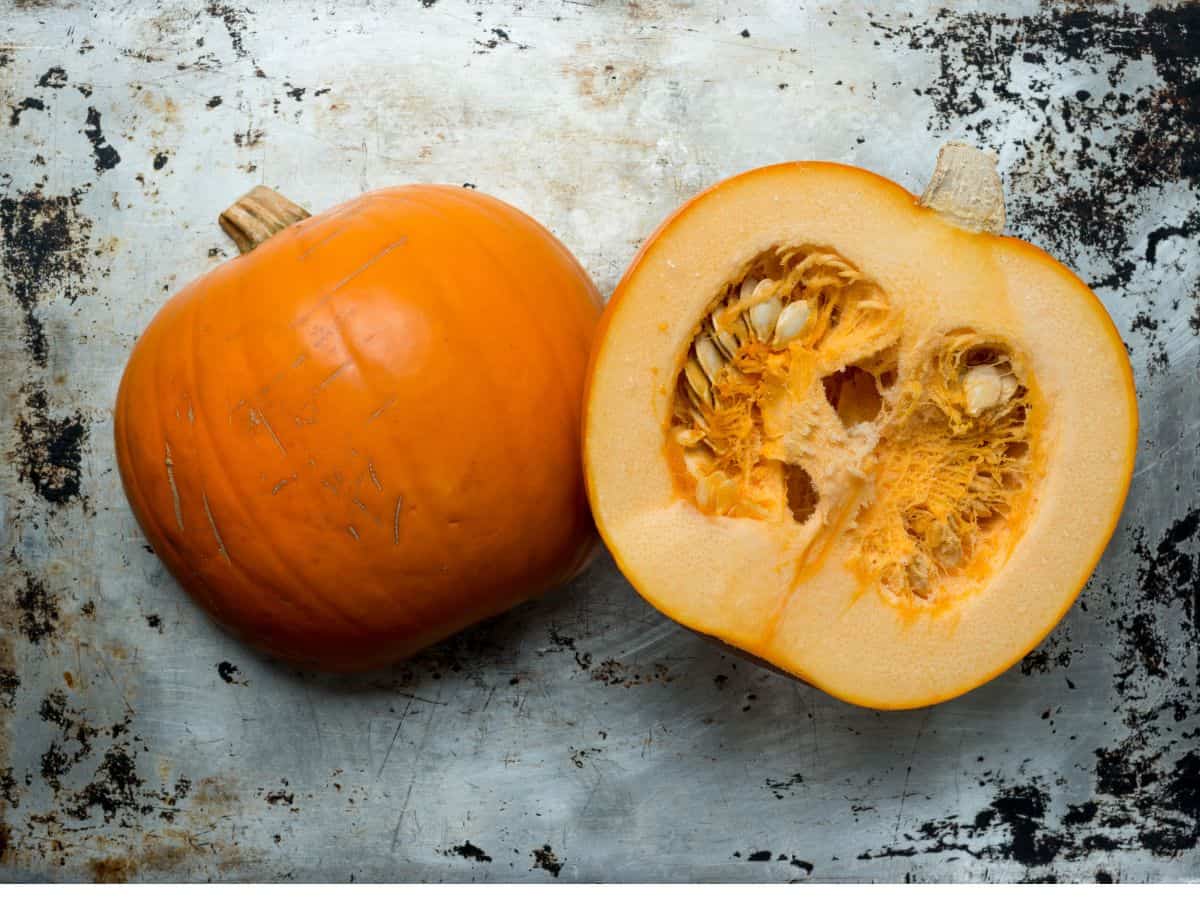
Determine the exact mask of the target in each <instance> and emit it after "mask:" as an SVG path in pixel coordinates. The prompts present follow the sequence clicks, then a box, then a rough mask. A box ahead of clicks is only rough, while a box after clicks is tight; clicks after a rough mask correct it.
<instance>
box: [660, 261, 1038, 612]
mask: <svg viewBox="0 0 1200 900" xmlns="http://www.w3.org/2000/svg"><path fill="white" fill-rule="evenodd" d="M901 325H902V319H901V315H900V312H899V310H898V309H897V308H896V307H895V306H894V304H893V303H892V301H891V298H889V297H888V295H887V294H886V292H885V291H884V290H883V289H882V288H881V287H880V286H879V285H878V284H877V283H876V282H875V281H874V280H872V279H871V278H870V277H868V276H867V275H865V274H864V273H863V272H861V271H860V270H859V269H858V268H857V267H856V266H855V265H853V264H852V263H851V262H849V261H848V260H846V259H845V258H843V257H842V256H841V255H840V254H838V253H836V252H835V251H834V250H832V249H830V248H825V247H814V246H807V245H805V246H777V247H773V248H771V249H770V250H768V251H766V252H764V253H761V254H759V255H758V256H756V257H755V258H753V259H752V260H750V261H749V262H748V263H747V264H746V265H744V266H743V267H742V268H741V269H740V270H739V271H738V272H737V273H735V277H733V278H732V279H730V281H729V282H728V283H727V284H726V285H725V287H724V288H723V289H722V290H721V291H720V292H719V293H718V295H717V296H716V297H715V298H714V299H713V301H712V303H711V304H710V305H709V307H708V308H707V309H706V310H705V313H704V315H703V316H702V317H701V320H700V324H699V326H698V327H697V329H696V331H695V332H694V334H693V337H692V341H691V343H690V345H689V346H688V348H687V353H686V355H685V356H684V358H683V360H682V361H681V363H680V370H679V376H678V378H677V382H676V390H675V396H674V401H673V407H672V413H671V417H670V421H669V422H668V423H667V435H668V447H669V448H673V449H671V450H670V451H669V452H670V453H672V454H674V456H673V458H674V459H675V460H676V461H677V465H676V466H675V470H676V473H677V481H678V485H679V489H680V491H681V493H682V494H683V495H684V496H685V497H687V498H689V499H690V500H691V502H692V503H693V504H694V505H695V506H696V507H697V508H698V510H699V511H700V512H702V513H703V514H705V515H708V516H727V517H733V518H744V519H752V520H760V521H764V522H773V523H776V524H778V525H781V526H783V527H796V528H798V529H800V530H799V531H797V532H796V535H797V537H796V541H797V546H798V547H801V550H799V551H798V553H797V564H798V565H803V564H804V559H805V557H806V556H807V555H808V550H807V549H805V548H810V547H812V546H814V545H815V543H817V542H821V541H829V540H832V539H833V538H834V537H836V536H837V534H835V533H834V532H835V531H836V532H837V533H840V534H847V533H848V534H850V535H851V540H852V552H851V554H850V558H849V563H848V564H849V565H850V567H851V568H852V569H853V570H854V571H855V572H856V574H858V575H859V577H860V578H861V579H862V580H863V581H864V582H867V583H871V584H873V585H875V586H876V588H877V589H878V595H879V596H880V597H881V598H882V599H883V600H884V601H885V602H888V603H890V604H893V605H895V606H897V607H902V608H911V609H927V608H932V607H936V606H939V605H942V604H945V603H947V602H949V601H950V600H952V599H953V598H955V597H961V596H964V595H965V594H967V593H969V587H970V584H971V583H977V582H979V581H980V580H981V579H983V578H985V577H987V576H988V574H989V573H990V572H991V571H993V570H994V566H995V564H997V563H998V561H999V560H1002V559H1003V558H1005V557H1006V555H1007V554H1008V553H1009V552H1010V551H1011V548H1012V546H1013V544H1014V543H1015V541H1016V540H1017V539H1018V538H1019V536H1020V533H1021V531H1022V530H1023V522H1024V521H1025V516H1026V515H1027V514H1028V511H1029V509H1030V508H1031V507H1032V503H1033V496H1034V493H1035V492H1034V491H1033V489H1032V488H1033V485H1034V484H1035V483H1036V481H1037V479H1038V477H1039V472H1040V468H1039V466H1040V456H1041V453H1040V448H1039V442H1038V440H1037V436H1038V427H1037V423H1038V422H1039V421H1040V418H1041V416H1042V412H1041V408H1040V405H1039V403H1038V401H1037V400H1036V399H1035V398H1036V396H1037V394H1036V391H1035V389H1034V385H1033V381H1032V375H1031V373H1030V371H1029V367H1028V365H1027V364H1026V363H1025V362H1024V361H1023V358H1022V355H1021V353H1020V352H1019V350H1018V349H1017V348H1015V347H1014V346H1013V345H1012V344H1011V343H1010V342H1009V341H1007V340H1005V339H1003V338H1000V337H994V336H988V335H984V334H980V333H978V332H976V331H974V330H972V329H969V328H958V329H954V330H952V331H950V332H947V333H944V334H940V335H938V334H934V335H927V336H913V335H906V334H905V332H904V330H903V329H902V328H901ZM1001 525H1003V526H1005V527H1000V526H1001Z"/></svg>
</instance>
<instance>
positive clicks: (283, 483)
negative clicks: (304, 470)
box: [271, 476, 296, 497]
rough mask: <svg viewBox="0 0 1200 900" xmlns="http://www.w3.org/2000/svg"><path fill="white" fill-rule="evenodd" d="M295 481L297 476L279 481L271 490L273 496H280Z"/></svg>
mask: <svg viewBox="0 0 1200 900" xmlns="http://www.w3.org/2000/svg"><path fill="white" fill-rule="evenodd" d="M295 480H296V478H295V476H292V477H291V478H281V479H280V480H279V481H277V482H276V483H275V487H273V488H271V496H272V497H274V496H275V495H276V494H278V493H279V492H280V491H282V490H283V489H284V488H285V487H287V486H288V485H289V484H291V483H292V482H293V481H295Z"/></svg>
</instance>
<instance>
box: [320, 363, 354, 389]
mask: <svg viewBox="0 0 1200 900" xmlns="http://www.w3.org/2000/svg"><path fill="white" fill-rule="evenodd" d="M353 364H354V360H352V359H348V360H346V361H345V362H344V363H342V364H341V365H340V366H338V367H337V368H336V369H334V370H333V371H332V372H330V373H329V374H328V375H326V376H325V380H324V381H322V382H321V383H320V384H318V385H317V386H316V387H315V388H313V393H314V394H315V393H317V392H318V391H323V390H325V387H326V385H328V384H329V382H331V381H333V379H335V378H337V377H338V376H339V375H341V374H342V372H344V371H345V370H346V367H347V366H351V365H353Z"/></svg>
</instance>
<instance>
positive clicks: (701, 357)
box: [692, 335, 725, 382]
mask: <svg viewBox="0 0 1200 900" xmlns="http://www.w3.org/2000/svg"><path fill="white" fill-rule="evenodd" d="M692 346H693V348H694V349H695V351H696V361H697V362H699V363H700V368H701V369H703V370H704V374H705V375H707V376H708V380H709V381H710V382H714V381H716V380H717V374H718V373H719V372H720V371H721V369H722V368H724V367H725V360H724V358H723V357H722V356H721V351H720V350H718V349H717V345H716V343H714V342H713V341H712V340H710V339H709V338H708V337H706V336H705V335H701V336H700V337H698V338H696V342H695V343H694V344H693V345H692Z"/></svg>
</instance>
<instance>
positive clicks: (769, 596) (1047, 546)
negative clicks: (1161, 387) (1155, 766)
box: [584, 145, 1137, 708]
mask: <svg viewBox="0 0 1200 900" xmlns="http://www.w3.org/2000/svg"><path fill="white" fill-rule="evenodd" d="M1003 225H1004V204H1003V196H1002V193H1001V186H1000V179H999V177H998V175H997V173H996V171H995V168H994V159H992V158H991V157H990V156H989V155H987V154H983V153H980V152H979V151H976V150H974V149H973V148H969V147H965V146H963V145H949V146H948V147H947V148H945V150H944V151H943V154H942V156H940V157H939V160H938V167H937V169H936V171H935V173H934V179H933V181H932V182H931V184H930V187H929V189H928V190H927V191H926V193H925V195H924V196H923V197H921V198H919V199H918V198H917V197H915V196H913V195H912V194H910V193H909V192H908V191H906V190H904V189H903V188H901V187H900V186H898V185H896V184H893V183H892V182H890V181H887V180H886V179H883V178H881V177H879V176H877V175H874V174H872V173H870V172H866V171H863V170H861V169H855V168H852V167H849V166H841V165H836V164H831V163H787V164H782V165H777V166H771V167H768V168H764V169H758V170H755V171H752V172H747V173H744V174H742V175H739V176H736V177H734V178H731V179H729V180H727V181H725V182H722V183H721V184H718V185H717V186H715V187H713V188H711V189H710V190H708V191H706V192H705V193H703V194H701V195H700V196H699V197H697V198H695V199H694V200H692V201H691V202H690V203H688V204H686V205H685V206H684V207H682V208H681V209H680V210H679V211H678V212H676V213H675V214H674V215H673V216H672V217H671V218H669V219H668V220H667V221H666V222H665V223H664V224H663V225H662V227H661V228H660V229H659V230H658V231H657V232H656V233H655V234H654V235H653V236H652V237H651V238H650V239H649V240H648V241H647V242H646V243H645V245H644V247H643V249H642V251H641V253H640V254H639V256H638V257H637V259H636V260H634V262H633V264H632V265H631V266H630V268H629V270H628V272H627V273H626V275H625V277H624V279H623V280H622V282H621V284H620V285H619V286H618V288H617V290H616V292H615V294H614V295H613V298H612V299H611V300H610V302H609V305H608V308H607V309H606V311H605V315H604V318H603V320H602V324H601V326H600V333H599V335H598V336H597V340H596V345H595V348H594V350H593V356H592V360H591V368H590V373H589V383H588V387H587V390H586V398H585V413H584V416H585V427H584V457H585V470H586V473H587V481H588V490H589V494H590V497H591V501H592V510H593V513H594V515H595V516H596V520H597V523H598V525H599V527H600V532H601V535H602V536H603V538H604V540H605V542H606V543H607V544H608V547H609V549H610V550H611V551H612V553H613V556H614V558H615V559H616V561H617V564H618V565H619V566H620V568H621V570H622V571H623V572H624V573H625V574H626V576H627V577H628V578H629V579H630V581H631V582H632V583H633V584H634V585H635V586H636V587H637V589H638V590H639V591H640V592H641V594H642V595H643V596H644V597H646V599H648V600H649V601H650V602H652V603H653V604H654V605H655V606H657V607H658V608H659V609H660V610H661V611H662V612H664V613H665V614H667V615H668V616H671V617H673V618H675V619H676V620H678V621H679V622H681V623H683V624H684V625H687V626H689V627H691V628H693V629H695V630H698V631H701V632H703V633H705V634H708V635H712V636H714V637H717V638H720V639H721V640H723V641H725V642H727V643H728V644H732V645H733V646H734V647H736V648H739V649H740V650H742V651H745V652H748V653H750V654H752V655H754V656H755V657H757V658H759V659H762V660H764V661H766V662H767V663H770V664H772V665H774V666H776V667H778V668H780V669H783V670H784V671H786V672H789V673H792V674H794V675H796V676H798V677H800V678H802V679H804V680H806V681H809V682H811V683H813V684H815V685H817V686H819V687H821V688H823V689H824V690H826V691H828V692H829V693H831V694H834V695H836V696H838V697H842V698H844V699H846V700H849V701H851V702H854V703H859V704H863V705H866V706H872V707H878V708H900V707H913V706H922V705H926V704H930V703H935V702H938V701H941V700H946V699H949V698H951V697H954V696H957V695H959V694H961V693H963V692H964V691H967V690H969V689H971V688H973V687H975V686H977V685H979V684H981V683H983V682H984V681H986V680H988V679H989V678H992V677H994V676H995V675H997V674H999V673H1000V672H1002V671H1004V670H1005V669H1006V668H1008V667H1009V666H1011V665H1012V664H1013V663H1014V662H1016V661H1017V660H1019V659H1020V658H1021V657H1022V656H1023V655H1024V654H1025V653H1027V652H1028V651H1030V650H1031V649H1032V648H1033V647H1034V646H1035V645H1036V644H1037V643H1038V642H1039V641H1040V640H1041V639H1042V638H1043V637H1044V636H1045V635H1046V633H1047V632H1048V631H1049V630H1050V629H1051V628H1053V627H1054V625H1055V623H1057V622H1058V621H1059V619H1060V618H1061V617H1062V616H1063V614H1064V613H1065V612H1066V611H1067V609H1068V608H1069V607H1070V605H1071V603H1072V601H1073V600H1074V598H1075V596H1076V595H1077V594H1078V593H1079V591H1080V589H1081V588H1082V587H1083V584H1084V582H1085V581H1086V579H1087V577H1088V575H1089V574H1090V573H1091V571H1092V569H1093V567H1094V566H1095V565H1096V563H1097V561H1098V559H1099V557H1100V554H1101V552H1102V551H1103V549H1104V546H1105V544H1106V543H1107V541H1108V539H1109V537H1110V535H1111V534H1112V532H1113V529H1114V527H1115V525H1116V522H1117V518H1118V516H1119V514H1120V511H1121V507H1122V504H1123V502H1124V499H1125V495H1126V492H1127V490H1128V488H1129V483H1130V478H1131V474H1132V471H1133V459H1134V453H1135V448H1136V443H1137V440H1136V439H1137V402H1136V398H1135V395H1134V389H1133V379H1132V373H1131V369H1130V366H1129V360H1128V358H1127V356H1126V353H1125V350H1124V348H1123V346H1122V343H1121V339H1120V337H1119V336H1118V334H1117V331H1116V329H1115V328H1114V327H1113V324H1112V321H1111V320H1110V319H1109V317H1108V315H1107V313H1106V312H1105V310H1104V307H1103V306H1102V305H1101V304H1100V302H1099V301H1098V300H1097V298H1096V297H1095V295H1094V294H1092V292H1091V291H1090V290H1088V288H1087V287H1086V285H1084V284H1083V283H1082V282H1081V281H1080V280H1079V279H1078V278H1076V277H1075V276H1074V275H1072V274H1071V273H1070V272H1069V271H1067V270H1066V269H1065V268H1064V267H1063V266H1061V265H1060V264H1059V263H1058V262H1056V261H1055V260H1053V259H1051V258H1050V257H1049V256H1048V255H1046V254H1045V253H1044V252H1042V251H1041V250H1038V249H1037V248H1035V247H1033V246H1031V245H1029V244H1027V243H1025V242H1023V241H1019V240H1016V239H1014V238H1010V237H1003V236H1000V234H999V232H1000V231H1001V229H1002V228H1003Z"/></svg>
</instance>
